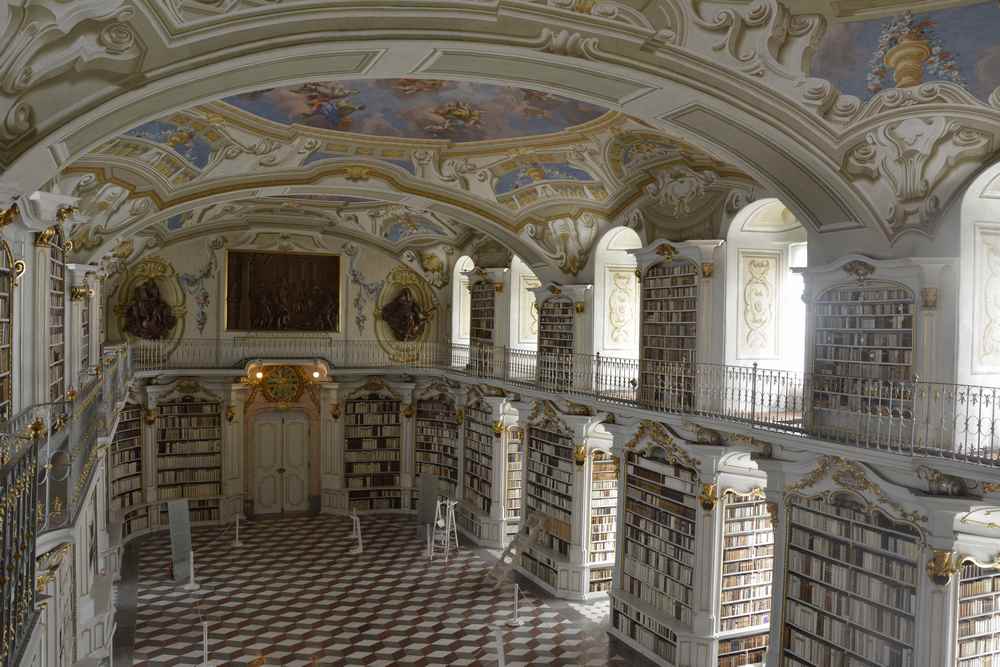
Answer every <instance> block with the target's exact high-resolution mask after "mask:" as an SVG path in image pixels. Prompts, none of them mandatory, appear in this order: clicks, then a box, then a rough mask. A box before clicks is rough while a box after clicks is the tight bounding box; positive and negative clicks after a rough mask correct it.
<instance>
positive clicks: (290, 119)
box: [224, 79, 607, 142]
mask: <svg viewBox="0 0 1000 667" xmlns="http://www.w3.org/2000/svg"><path fill="white" fill-rule="evenodd" d="M224 101H225V102H226V103H228V104H231V105H233V106H235V107H238V108H240V109H242V110H243V111H246V112H249V113H252V114H254V115H256V116H260V117H262V118H266V119H267V120H271V121H274V122H277V123H282V124H285V125H291V124H300V125H307V126H310V127H316V128H322V129H328V130H338V131H341V132H356V133H359V134H367V135H374V136H380V137H406V138H410V139H446V140H449V141H454V142H466V141H489V140H497V139H515V138H518V137H526V136H532V135H537V134H548V133H552V132H559V131H561V130H565V129H566V128H569V127H572V126H574V125H580V124H581V123H586V122H588V121H592V120H595V119H596V118H599V117H600V116H602V115H604V114H605V113H606V112H607V109H603V108H601V107H598V106H594V105H592V104H587V103H586V102H578V101H576V100H570V99H567V98H565V97H559V96H558V95H552V94H550V93H543V92H538V91H534V90H526V89H523V88H513V87H510V86H493V85H488V84H482V83H471V82H457V81H440V80H435V79H386V80H356V81H328V82H311V83H303V84H299V85H296V86H285V87H281V88H269V89H265V90H259V91H255V92H251V93H243V94H241V95H235V96H233V97H227V98H225V100H224Z"/></svg>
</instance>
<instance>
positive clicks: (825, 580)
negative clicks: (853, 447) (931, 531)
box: [781, 493, 924, 667]
mask: <svg viewBox="0 0 1000 667" xmlns="http://www.w3.org/2000/svg"><path fill="white" fill-rule="evenodd" d="M788 503H789V505H788V507H789V511H788V518H789V520H788V545H787V546H788V551H787V563H786V573H785V577H786V578H785V597H784V609H783V614H782V616H783V626H782V631H781V642H782V646H781V663H782V665H787V666H788V667H800V666H801V667H806V666H809V665H817V664H850V665H852V667H881V666H884V665H893V666H895V667H912V665H914V664H915V660H914V641H915V634H916V618H915V610H916V599H917V577H918V576H923V569H924V568H923V563H922V562H921V561H920V554H921V549H922V542H921V538H920V535H919V533H918V532H917V530H916V529H915V528H913V527H912V526H911V525H910V524H908V523H904V522H898V521H894V520H893V519H891V518H889V517H888V516H886V515H884V514H882V513H881V512H880V511H878V510H872V511H871V512H869V510H868V507H867V505H866V504H865V503H863V502H859V501H858V500H857V499H855V497H854V496H853V495H850V494H847V493H827V494H823V495H820V496H816V497H813V498H805V497H802V496H800V495H793V496H791V497H790V498H789V500H788ZM841 661H843V662H841Z"/></svg>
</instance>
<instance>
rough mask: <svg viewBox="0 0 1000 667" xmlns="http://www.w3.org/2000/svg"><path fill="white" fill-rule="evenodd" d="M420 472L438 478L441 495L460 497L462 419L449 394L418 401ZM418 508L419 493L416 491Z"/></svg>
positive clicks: (415, 496)
mask: <svg viewBox="0 0 1000 667" xmlns="http://www.w3.org/2000/svg"><path fill="white" fill-rule="evenodd" d="M414 460H415V462H416V472H417V475H420V474H421V473H424V472H429V473H431V474H433V475H436V476H437V478H438V493H439V494H440V495H442V496H447V497H448V498H455V497H456V493H455V491H456V486H457V485H458V415H457V413H456V410H455V401H454V400H453V399H451V398H449V397H448V395H447V394H445V393H441V394H439V395H437V396H433V397H430V396H428V397H425V398H422V399H420V400H418V401H417V423H416V456H415V457H414ZM413 494H414V495H413V498H414V507H416V500H417V490H416V489H414V491H413Z"/></svg>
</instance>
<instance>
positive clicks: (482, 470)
mask: <svg viewBox="0 0 1000 667" xmlns="http://www.w3.org/2000/svg"><path fill="white" fill-rule="evenodd" d="M492 416H493V412H492V410H490V407H489V406H488V405H486V404H485V403H483V402H482V401H481V400H479V401H475V402H474V403H472V404H470V405H469V406H468V407H466V409H465V447H464V451H463V452H462V458H463V460H464V464H463V465H464V473H465V474H464V485H463V488H462V503H463V505H464V507H465V508H466V509H467V510H469V512H470V514H468V515H466V513H464V512H463V513H462V518H460V519H459V520H460V521H461V523H463V524H464V525H463V526H462V527H463V528H464V529H465V530H466V531H468V532H469V533H470V534H472V535H473V536H475V537H476V538H478V539H483V538H484V537H485V534H484V532H483V531H484V528H483V524H482V522H480V521H476V515H485V516H486V517H489V516H490V514H491V511H492V509H493V440H494V438H495V435H494V433H493V423H492V420H491V418H492Z"/></svg>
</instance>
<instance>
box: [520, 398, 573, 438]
mask: <svg viewBox="0 0 1000 667" xmlns="http://www.w3.org/2000/svg"><path fill="white" fill-rule="evenodd" d="M527 423H528V425H529V426H540V427H545V428H547V429H551V430H554V431H556V432H558V433H562V434H563V435H566V436H570V437H572V436H573V429H571V428H570V427H569V425H568V424H566V422H564V421H563V419H562V416H561V415H560V413H559V410H558V409H557V408H556V406H555V405H554V404H553V403H552V402H551V401H535V403H534V405H532V406H531V414H530V415H529V416H528V420H527Z"/></svg>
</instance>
